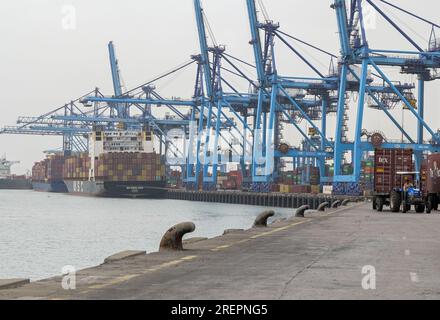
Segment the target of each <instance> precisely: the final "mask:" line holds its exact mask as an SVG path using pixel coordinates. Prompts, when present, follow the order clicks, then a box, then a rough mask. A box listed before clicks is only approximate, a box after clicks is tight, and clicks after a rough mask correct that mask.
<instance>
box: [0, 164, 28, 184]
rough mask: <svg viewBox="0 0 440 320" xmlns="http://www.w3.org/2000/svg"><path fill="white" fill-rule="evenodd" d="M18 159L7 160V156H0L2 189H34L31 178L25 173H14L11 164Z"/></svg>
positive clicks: (0, 182)
mask: <svg viewBox="0 0 440 320" xmlns="http://www.w3.org/2000/svg"><path fill="white" fill-rule="evenodd" d="M16 163H18V162H16V161H8V160H6V156H3V157H2V158H0V189H3V190H4V189H9V190H26V189H32V184H31V180H30V179H29V178H28V177H26V176H25V175H12V174H11V166H12V165H14V164H16Z"/></svg>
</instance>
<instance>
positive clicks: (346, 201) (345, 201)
mask: <svg viewBox="0 0 440 320" xmlns="http://www.w3.org/2000/svg"><path fill="white" fill-rule="evenodd" d="M350 202H351V200H350V199H345V200H344V201H342V206H344V207H346V206H348V204H349V203H350Z"/></svg>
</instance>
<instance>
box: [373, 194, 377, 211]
mask: <svg viewBox="0 0 440 320" xmlns="http://www.w3.org/2000/svg"><path fill="white" fill-rule="evenodd" d="M373 210H377V198H376V197H373Z"/></svg>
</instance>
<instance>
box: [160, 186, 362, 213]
mask: <svg viewBox="0 0 440 320" xmlns="http://www.w3.org/2000/svg"><path fill="white" fill-rule="evenodd" d="M166 197H167V198H168V199H173V200H186V201H198V202H216V203H230V204H242V205H252V206H264V207H278V208H299V207H301V206H303V205H308V206H309V207H310V209H317V208H318V207H319V205H320V204H322V203H324V202H328V203H333V202H335V201H337V200H340V201H343V200H345V199H348V200H351V201H360V200H363V199H364V197H352V196H333V195H325V194H287V193H276V192H274V193H254V192H241V191H188V190H180V189H169V190H168V192H167V195H166Z"/></svg>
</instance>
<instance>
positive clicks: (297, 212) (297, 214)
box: [295, 204, 310, 218]
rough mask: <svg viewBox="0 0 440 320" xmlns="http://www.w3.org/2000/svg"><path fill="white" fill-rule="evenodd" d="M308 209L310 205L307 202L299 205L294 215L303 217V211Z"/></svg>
mask: <svg viewBox="0 0 440 320" xmlns="http://www.w3.org/2000/svg"><path fill="white" fill-rule="evenodd" d="M309 209H310V206H309V205H308V204H306V205H303V206H301V207H299V208H298V209H296V212H295V217H299V218H304V213H305V212H306V210H309Z"/></svg>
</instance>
